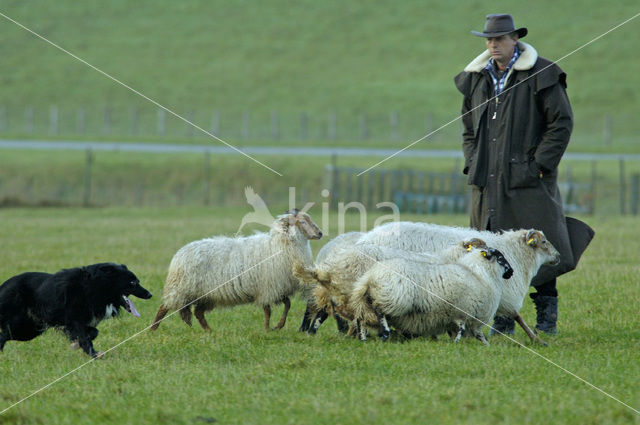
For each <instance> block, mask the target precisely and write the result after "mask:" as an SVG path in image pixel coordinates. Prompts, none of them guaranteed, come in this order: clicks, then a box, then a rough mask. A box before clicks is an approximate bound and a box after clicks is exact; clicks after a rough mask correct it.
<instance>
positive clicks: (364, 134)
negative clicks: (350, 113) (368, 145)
mask: <svg viewBox="0 0 640 425" xmlns="http://www.w3.org/2000/svg"><path fill="white" fill-rule="evenodd" d="M368 138H369V129H368V128H367V114H366V113H364V112H363V113H362V114H361V115H360V140H367V139H368Z"/></svg>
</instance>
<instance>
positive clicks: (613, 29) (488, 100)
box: [358, 13, 640, 177]
mask: <svg viewBox="0 0 640 425" xmlns="http://www.w3.org/2000/svg"><path fill="white" fill-rule="evenodd" d="M638 16H640V13H636V14H635V15H633V16H632V17H631V18H629V19H626V20H625V21H623V22H622V23H620V24H618V25H616V26H615V27H613V28H611V29H609V30H608V31H605V32H604V33H602V34H600V35H599V36H597V37H595V38H594V39H592V40H591V41H588V42H586V43H585V44H583V45H582V46H580V47H578V48H577V49H575V50H573V51H571V52H569V53H567V54H566V55H564V56H562V57H561V58H560V59H557V60H556V61H554V62H551V63H550V64H549V65H547V66H545V67H544V68H542V69H541V70H540V71H538V72H536V73H534V74H531V75H530V76H528V77H527V78H525V79H524V80H522V81H519V82H518V83H516V84H514V85H513V86H511V87H509V88H507V89H505V90H503V91H502V93H500V95H502V94H504V93H506V92H508V91H509V90H511V89H513V88H515V87H517V86H519V85H520V84H522V83H524V82H525V81H527V80H528V79H530V78H532V77H534V76H536V75H538V74H539V73H541V72H542V71H544V70H545V69H547V68H549V67H551V66H553V65H554V64H556V63H558V62H560V61H562V60H564V59H566V58H568V57H569V56H571V55H573V54H574V53H576V52H578V51H580V50H582V49H584V48H585V47H587V46H588V45H590V44H591V43H594V42H595V41H597V40H599V39H601V38H602V37H604V36H605V35H607V34H609V33H610V32H612V31H615V30H617V29H618V28H620V27H621V26H623V25H625V24H627V23H629V22H630V21H632V20H634V19H635V18H637V17H638ZM496 97H497V96H494V97H492V98H490V99H487V100H486V101H485V102H483V103H481V104H480V105H478V106H476V107H475V108H473V109H470V110H469V111H467V112H465V113H464V114H462V115H460V116H458V117H456V118H454V119H452V120H451V121H449V122H448V123H446V124H443V125H441V126H440V127H438V128H437V129H435V130H433V131H432V132H430V133H428V134H426V135H424V136H422V137H421V138H419V139H418V140H416V141H414V142H411V143H410V144H408V145H407V146H405V147H404V148H402V149H400V150H399V151H397V152H394V153H392V154H391V155H389V156H388V157H386V158H384V159H383V160H381V161H378V162H377V163H376V164H374V165H372V166H371V167H369V168H367V169H366V170H364V171H362V172H360V173H359V174H358V177H360V176H361V175H363V174H364V173H366V172H367V171H370V170H371V169H373V168H375V167H377V166H378V165H380V164H382V163H383V162H386V161H388V160H390V159H391V158H393V157H395V156H396V155H398V154H400V153H402V152H404V151H406V150H407V149H409V148H411V147H412V146H414V145H416V144H417V143H420V142H421V141H423V140H424V139H426V138H427V137H429V136H431V135H432V134H434V133H437V132H438V131H440V130H442V129H443V128H445V127H447V126H448V125H450V124H452V123H454V122H456V121H458V120H459V119H461V118H462V117H464V116H465V115H468V114H470V113H471V112H473V111H475V110H476V109H478V108H480V107H482V106H483V105H485V104H487V103H489V102H491V101H492V100H493V99H495V98H496Z"/></svg>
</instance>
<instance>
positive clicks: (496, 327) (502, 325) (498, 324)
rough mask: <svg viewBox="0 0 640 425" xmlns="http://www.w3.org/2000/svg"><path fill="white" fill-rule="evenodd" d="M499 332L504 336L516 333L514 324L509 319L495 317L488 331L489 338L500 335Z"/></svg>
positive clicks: (511, 319) (513, 321)
mask: <svg viewBox="0 0 640 425" xmlns="http://www.w3.org/2000/svg"><path fill="white" fill-rule="evenodd" d="M498 332H501V333H503V334H506V335H513V334H514V333H516V322H515V320H513V318H511V317H507V316H496V317H495V318H494V319H493V327H492V328H491V329H489V336H494V335H500V333H498Z"/></svg>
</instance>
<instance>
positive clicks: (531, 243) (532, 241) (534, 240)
mask: <svg viewBox="0 0 640 425" xmlns="http://www.w3.org/2000/svg"><path fill="white" fill-rule="evenodd" d="M527 245H529V246H536V238H531V239H529V240H528V241H527Z"/></svg>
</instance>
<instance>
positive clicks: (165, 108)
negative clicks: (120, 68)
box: [0, 12, 282, 177]
mask: <svg viewBox="0 0 640 425" xmlns="http://www.w3.org/2000/svg"><path fill="white" fill-rule="evenodd" d="M0 16H2V17H3V18H5V19H6V20H8V21H10V22H13V23H14V24H16V25H17V26H19V27H20V28H22V29H24V30H25V31H28V32H30V33H31V34H33V35H35V36H36V37H38V38H39V39H41V40H42V41H44V42H46V43H48V44H50V45H52V46H53V47H55V48H56V49H58V50H60V51H62V52H64V53H66V54H67V55H69V56H71V57H72V58H74V59H76V60H77V61H79V62H82V63H83V64H85V65H86V66H88V67H89V68H91V69H93V70H94V71H97V72H99V73H100V74H102V75H104V76H105V77H107V78H108V79H110V80H111V81H114V82H116V83H118V84H120V85H121V86H122V87H124V88H126V89H127V90H129V91H131V92H133V93H135V94H137V95H138V96H140V97H142V98H143V99H145V100H148V101H149V102H151V103H153V104H154V105H156V106H157V107H158V108H161V109H163V110H165V111H167V112H168V113H170V114H171V115H173V116H174V117H176V118H179V119H181V120H182V121H184V122H186V123H187V124H189V125H190V126H192V127H194V128H196V129H198V130H200V131H201V132H203V133H204V134H206V135H208V136H210V137H212V138H213V139H216V140H217V141H219V142H220V143H223V144H224V145H226V146H227V147H229V148H231V149H233V150H234V151H236V152H238V153H239V154H241V155H244V156H245V157H247V158H249V159H250V160H252V161H253V162H255V163H257V164H260V165H262V166H263V167H264V168H266V169H267V170H269V171H271V172H273V173H275V174H277V175H279V176H280V177H282V174H280V173H279V172H277V171H276V170H274V169H273V168H271V167H269V166H268V165H265V164H263V163H262V162H260V161H258V160H257V159H255V158H254V157H252V156H250V155H248V154H246V153H245V152H243V151H241V150H240V149H238V148H236V147H235V146H233V145H231V144H229V143H227V142H225V141H224V140H222V139H221V138H219V137H218V136H216V135H215V134H213V133H211V132H209V131H207V130H205V129H204V128H202V127H200V126H198V125H197V124H194V123H193V122H191V121H189V120H188V119H186V118H184V117H183V116H182V115H180V114H178V113H176V112H173V111H172V110H171V109H169V108H167V107H166V106H164V105H161V104H160V103H158V102H156V101H155V100H153V99H151V98H150V97H148V96H146V95H145V94H143V93H141V92H139V91H138V90H136V89H134V88H133V87H131V86H129V85H127V84H125V83H123V82H122V81H120V80H118V79H117V78H115V77H114V76H112V75H111V74H108V73H107V72H105V71H103V70H101V69H100V68H98V67H96V66H94V65H92V64H90V63H89V62H87V61H86V60H84V59H82V58H80V57H78V56H76V55H74V54H73V53H71V52H70V51H68V50H66V49H65V48H63V47H61V46H60V45H58V44H56V43H54V42H53V41H51V40H49V39H47V38H45V37H43V36H42V35H40V34H38V33H37V32H35V31H33V30H32V29H30V28H27V27H26V26H24V25H22V24H21V23H20V22H18V21H16V20H14V19H12V18H10V17H9V16H7V15H5V14H4V13H2V12H0Z"/></svg>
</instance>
